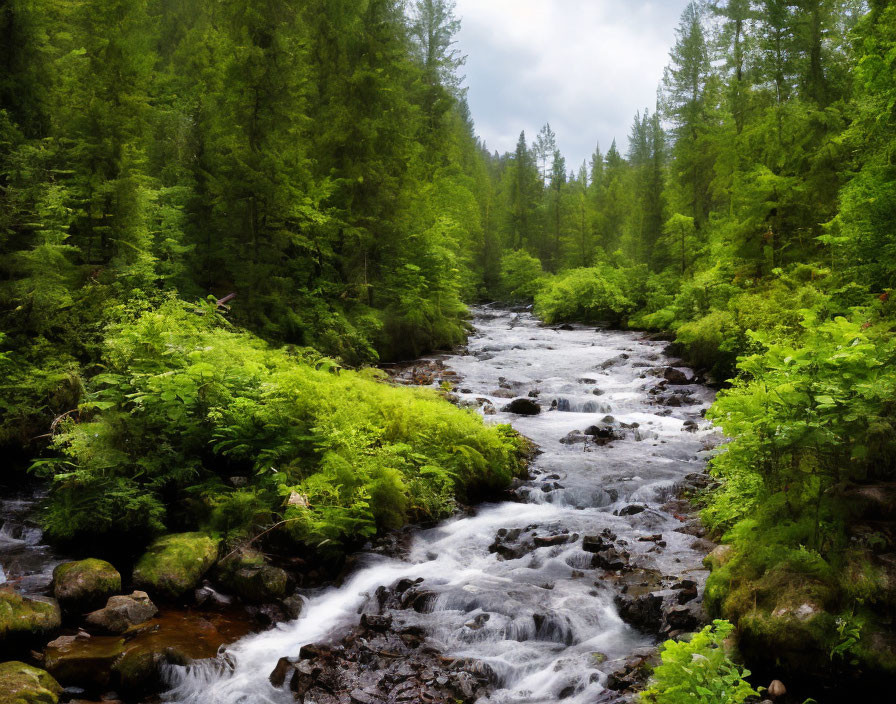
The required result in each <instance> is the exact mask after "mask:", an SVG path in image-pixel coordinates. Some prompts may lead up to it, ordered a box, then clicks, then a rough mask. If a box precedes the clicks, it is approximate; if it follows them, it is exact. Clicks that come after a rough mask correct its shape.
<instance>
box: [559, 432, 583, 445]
mask: <svg viewBox="0 0 896 704" xmlns="http://www.w3.org/2000/svg"><path fill="white" fill-rule="evenodd" d="M586 439H587V438H586V436H585V434H584V433H582V431H581V430H572V431H570V432H569V433H568V434H567V435H566V437H563V438H560V442H561V443H562V444H563V445H576V444H578V443H582V442H585V440H586Z"/></svg>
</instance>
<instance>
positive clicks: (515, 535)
mask: <svg viewBox="0 0 896 704" xmlns="http://www.w3.org/2000/svg"><path fill="white" fill-rule="evenodd" d="M521 535H522V531H521V530H520V529H519V528H514V529H512V530H507V529H506V528H501V529H500V530H499V531H498V532H497V534H496V535H495V540H494V542H493V543H492V544H491V545H489V547H488V551H489V552H492V553H496V554H497V555H498V557H499V559H501V560H518V559H519V558H521V557H523V555H526V554H527V553H529V552H531V551H532V550H533V549H534V548H535V545H534V543H529V542H522V543H520V542H518V541H519V538H520V536H521Z"/></svg>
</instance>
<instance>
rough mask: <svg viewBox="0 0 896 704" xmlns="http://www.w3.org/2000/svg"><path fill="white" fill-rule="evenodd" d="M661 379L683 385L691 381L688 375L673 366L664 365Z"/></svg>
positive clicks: (674, 384)
mask: <svg viewBox="0 0 896 704" xmlns="http://www.w3.org/2000/svg"><path fill="white" fill-rule="evenodd" d="M663 379H665V380H666V381H667V382H668V383H669V384H671V385H673V386H685V385H687V384H690V383H691V379H689V378H688V375H687V374H685V373H684V372H683V371H681V370H680V369H676V368H675V367H666V368H665V369H664V370H663Z"/></svg>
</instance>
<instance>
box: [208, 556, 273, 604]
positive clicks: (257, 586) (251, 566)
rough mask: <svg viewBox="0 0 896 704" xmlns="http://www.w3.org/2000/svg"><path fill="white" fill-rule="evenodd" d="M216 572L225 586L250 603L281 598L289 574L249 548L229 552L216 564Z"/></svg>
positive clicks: (218, 578)
mask: <svg viewBox="0 0 896 704" xmlns="http://www.w3.org/2000/svg"><path fill="white" fill-rule="evenodd" d="M215 576H216V578H217V580H218V582H220V583H221V585H222V586H223V587H224V588H225V589H227V590H228V591H231V592H233V593H234V594H236V595H237V596H239V597H240V598H241V599H243V601H246V602H249V603H251V604H262V603H266V602H272V601H276V600H278V599H282V598H284V597H285V596H286V595H287V592H288V591H289V583H290V578H289V574H287V572H286V571H285V570H282V569H280V568H279V567H272V566H271V565H267V564H265V560H264V555H262V554H261V553H260V552H258V551H257V550H252V549H249V548H243V549H241V550H239V551H237V552H235V553H233V554H232V555H228V556H227V557H226V558H225V559H224V560H222V561H221V563H220V564H219V565H218V566H217V568H216V571H215Z"/></svg>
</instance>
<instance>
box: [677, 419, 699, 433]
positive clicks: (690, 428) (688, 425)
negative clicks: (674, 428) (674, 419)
mask: <svg viewBox="0 0 896 704" xmlns="http://www.w3.org/2000/svg"><path fill="white" fill-rule="evenodd" d="M698 427H699V426H698V425H697V421H695V420H686V421H685V422H684V423H683V424H682V426H681V429H682V431H683V432H685V433H696V432H697V429H698Z"/></svg>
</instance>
